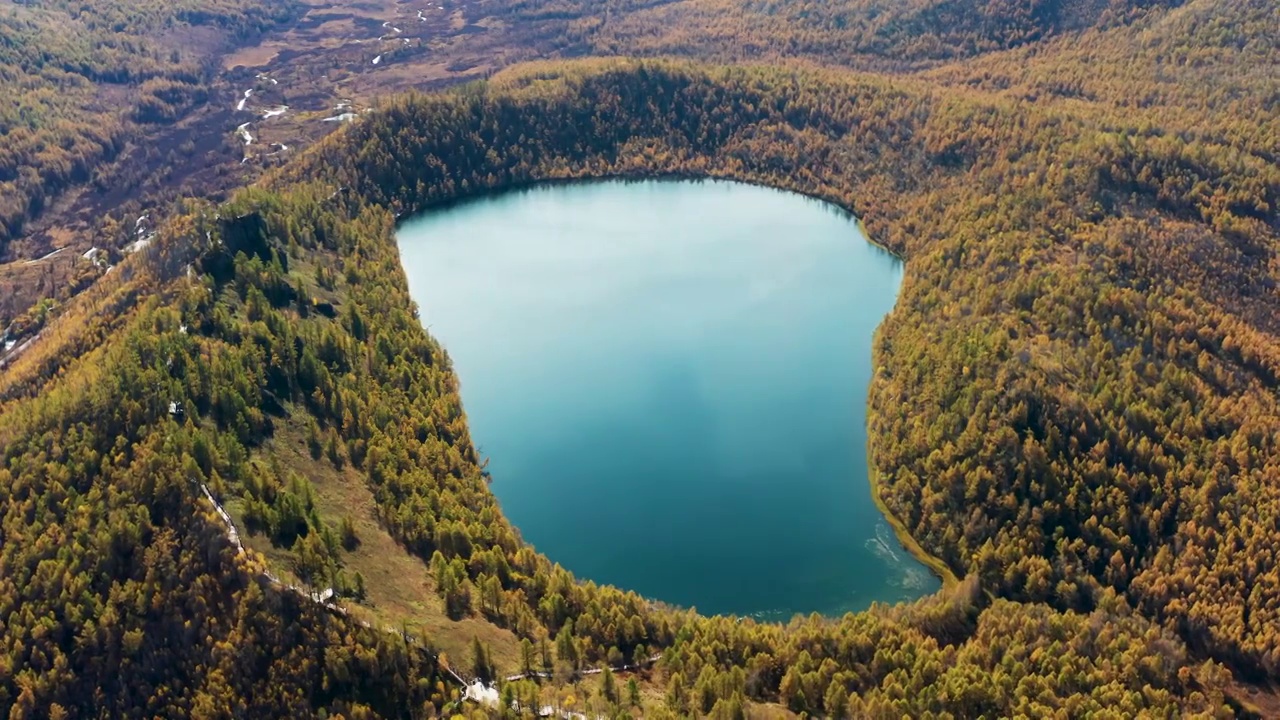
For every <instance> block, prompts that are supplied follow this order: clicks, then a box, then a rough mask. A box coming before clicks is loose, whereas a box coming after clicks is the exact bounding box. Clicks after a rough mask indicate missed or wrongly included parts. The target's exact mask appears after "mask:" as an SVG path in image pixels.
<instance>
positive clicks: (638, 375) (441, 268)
mask: <svg viewBox="0 0 1280 720" xmlns="http://www.w3.org/2000/svg"><path fill="white" fill-rule="evenodd" d="M398 242H399V246H400V252H401V258H402V261H403V266H404V269H405V272H406V274H407V277H408V281H409V288H410V292H411V294H412V296H413V299H414V300H415V301H416V302H417V304H418V306H419V312H420V316H421V319H422V322H423V323H424V325H425V326H426V327H427V329H428V330H429V332H431V333H432V335H434V336H435V337H436V338H437V339H438V340H439V341H440V342H441V343H442V344H443V345H444V347H445V349H446V351H447V352H448V353H449V356H450V358H451V360H452V362H453V367H454V370H455V371H456V372H457V374H458V376H459V378H460V381H461V390H462V399H463V404H464V408H465V411H466V413H467V417H468V422H469V424H470V428H471V433H472V438H473V440H474V441H475V442H476V444H477V446H478V447H479V450H480V452H481V454H482V455H483V456H484V457H486V458H488V460H489V471H490V472H491V473H492V489H493V492H494V493H495V494H496V495H497V497H498V499H499V501H500V503H501V505H502V508H503V511H504V512H505V513H506V515H507V517H508V518H509V519H510V520H511V522H512V523H514V524H515V526H516V527H517V528H519V530H520V532H521V535H522V536H523V537H524V539H525V540H526V541H528V542H530V543H532V544H533V545H534V546H535V547H536V548H537V549H538V550H539V551H541V552H543V553H544V554H546V555H547V556H548V557H550V558H551V560H552V561H554V562H558V563H560V564H562V565H563V566H565V567H566V568H567V569H569V570H570V571H572V572H573V573H575V574H576V575H577V576H578V577H580V578H583V579H590V580H593V581H596V582H597V583H608V584H612V585H616V586H618V587H621V588H624V589H629V590H635V591H636V592H639V593H641V594H642V595H645V596H646V597H649V598H652V599H655V600H660V601H664V602H667V603H671V604H675V605H681V606H691V607H696V608H697V609H698V610H700V611H702V612H705V613H732V614H737V615H748V616H752V617H755V618H758V619H761V620H786V619H788V618H790V617H791V616H792V615H793V614H795V613H809V612H815V611H816V612H819V613H823V614H827V615H839V614H842V613H844V612H846V611H858V610H861V609H865V608H866V607H867V606H868V605H870V604H871V603H872V602H875V601H881V602H896V601H900V600H909V599H914V598H916V597H919V596H921V595H923V594H927V593H930V592H933V591H934V590H936V589H937V588H938V587H939V585H940V581H939V580H938V578H936V577H935V576H934V575H933V574H932V573H931V572H930V571H929V570H928V569H927V568H926V567H925V566H924V565H922V564H920V563H919V562H918V561H917V560H916V559H915V558H913V557H912V556H911V555H910V554H909V553H907V552H906V551H905V550H904V549H903V548H902V546H901V545H900V544H899V542H898V540H897V538H896V537H895V536H894V534H893V532H892V530H891V528H890V526H889V524H888V522H887V521H886V520H885V518H884V517H883V516H882V515H881V513H880V512H879V510H878V508H877V507H876V505H875V503H874V502H873V501H872V498H871V490H870V485H869V483H868V475H867V472H868V471H867V459H866V447H867V437H866V402H867V386H868V383H869V381H870V379H871V373H872V359H871V354H872V338H873V335H874V333H875V330H876V327H877V326H878V325H879V324H880V321H881V320H882V319H883V318H884V316H885V314H886V313H888V312H889V310H890V309H891V308H892V307H893V303H894V300H895V297H896V295H897V291H898V287H899V285H900V283H901V279H902V264H901V262H900V261H899V260H898V259H897V258H895V257H894V256H893V255H892V254H890V253H888V252H886V251H885V250H883V249H881V248H879V247H877V246H875V245H873V244H871V243H870V242H868V241H867V239H866V237H865V236H864V235H863V234H862V231H861V228H860V226H859V224H858V223H857V221H856V220H855V219H854V218H853V217H852V216H850V215H849V214H848V213H846V212H844V211H842V210H840V209H839V208H836V207H834V206H832V205H829V204H826V203H823V202H820V201H817V200H813V199H810V198H806V197H803V196H800V195H795V194H792V193H786V192H782V191H778V190H773V189H768V188H762V187H757V186H752V185H746V184H741V183H732V182H722V181H674V180H663V181H642V182H635V181H599V182H587V183H572V184H557V185H543V186H537V187H534V188H531V189H526V190H518V191H511V192H506V193H502V194H498V195H493V196H488V197H483V198H480V199H476V200H470V201H466V202H463V203H460V204H456V205H452V206H448V207H444V208H439V209H435V210H431V211H429V212H425V213H423V214H422V215H420V216H418V217H415V218H411V219H408V220H406V221H405V222H404V223H403V224H402V225H401V227H400V228H399V231H398Z"/></svg>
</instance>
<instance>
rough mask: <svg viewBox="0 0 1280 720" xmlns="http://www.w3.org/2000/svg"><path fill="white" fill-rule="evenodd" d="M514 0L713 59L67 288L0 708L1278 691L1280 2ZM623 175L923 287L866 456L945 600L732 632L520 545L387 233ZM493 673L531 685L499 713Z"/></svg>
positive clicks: (383, 153) (459, 94)
mask: <svg viewBox="0 0 1280 720" xmlns="http://www.w3.org/2000/svg"><path fill="white" fill-rule="evenodd" d="M482 5H483V4H482ZM483 7H484V9H485V11H486V12H492V13H494V14H495V16H501V17H507V18H516V19H524V20H527V21H529V22H533V21H535V20H537V19H538V18H540V17H546V18H550V19H549V20H548V22H551V23H553V25H554V26H555V27H558V28H561V29H562V30H563V35H562V36H561V37H562V38H563V41H564V42H565V43H568V44H569V47H568V50H569V51H570V52H569V53H568V54H580V55H605V54H608V55H637V56H652V55H664V56H665V55H684V56H692V59H689V58H684V59H679V58H653V57H650V58H646V59H625V58H618V57H611V58H585V59H579V60H573V61H565V60H555V61H546V62H537V63H531V64H524V65H520V66H517V67H514V68H512V69H509V70H505V71H503V72H500V73H497V74H495V75H494V76H492V77H490V78H489V79H487V80H485V81H481V82H474V83H469V84H466V85H462V86H460V87H456V88H453V89H450V90H448V91H445V92H440V93H433V94H409V95H399V96H395V97H389V98H386V99H384V100H383V101H381V102H380V104H379V106H378V107H377V108H376V109H375V110H374V111H372V112H369V113H367V114H365V115H364V116H363V117H362V118H361V119H359V121H357V122H354V123H351V124H350V125H348V126H345V127H344V128H342V129H341V130H338V131H336V132H334V133H332V134H330V135H328V136H327V137H326V138H324V139H323V140H321V141H319V142H318V143H316V144H315V145H313V146H311V147H310V148H309V149H308V150H307V151H306V152H304V153H302V154H300V155H299V156H298V157H296V158H295V159H293V160H291V161H290V162H287V163H284V164H282V165H281V166H280V167H279V168H278V169H275V170H272V171H271V172H269V173H267V174H266V175H265V176H264V177H263V178H262V179H261V180H260V181H259V182H257V183H256V184H254V185H253V186H251V187H246V188H243V189H241V190H239V191H238V192H236V193H235V194H234V197H233V198H232V199H230V200H229V201H226V202H221V203H214V202H212V201H209V200H206V199H203V198H198V197H194V198H188V199H184V200H182V201H181V202H179V203H178V204H177V205H176V206H175V209H174V212H173V213H172V216H171V217H170V218H169V220H168V221H167V222H166V223H164V225H163V226H162V227H161V228H160V231H159V233H158V235H157V237H156V240H155V242H154V243H152V244H151V245H150V246H149V247H147V248H145V249H144V250H142V251H139V252H137V253H135V254H134V255H133V256H131V257H130V258H129V259H127V260H125V261H124V262H122V263H121V264H120V265H118V266H117V267H115V268H114V269H113V271H112V272H110V273H107V274H105V275H103V276H102V277H101V278H100V279H99V280H98V281H97V282H95V283H94V284H93V285H92V286H91V287H89V288H88V289H87V290H85V291H84V292H82V293H80V294H79V295H77V296H76V297H75V298H74V299H73V300H71V301H69V302H68V303H67V304H66V306H65V308H63V309H62V311H61V313H60V314H59V315H58V316H57V317H56V318H55V319H53V320H51V321H50V324H49V325H48V327H47V329H46V330H45V332H44V334H43V335H42V336H41V339H40V342H38V343H36V344H34V345H33V346H32V347H31V348H30V349H29V350H27V351H26V352H24V353H23V354H21V355H20V356H19V357H17V358H16V359H14V360H13V361H12V362H10V363H9V364H8V365H7V366H6V367H4V369H3V370H0V457H2V460H0V645H2V649H0V710H4V711H5V712H8V717H10V718H15V719H16V718H44V717H58V718H72V717H199V718H223V717H226V718H232V717H339V716H340V717H347V718H365V717H407V718H426V717H438V716H442V715H445V716H459V715H461V716H478V717H484V716H491V715H501V716H511V717H520V716H528V717H532V716H535V715H538V714H540V713H539V711H540V710H541V709H542V708H544V707H547V708H549V709H550V708H554V709H555V711H556V712H561V711H563V712H567V713H570V714H569V715H566V717H609V718H615V717H618V718H620V717H654V718H663V717H715V718H741V717H791V716H807V717H858V718H861V717H873V718H880V717H885V718H888V717H893V718H898V717H953V718H978V717H987V718H993V717H1033V718H1038V717H1085V716H1088V717H1117V718H1120V717H1237V716H1246V717H1247V716H1255V717H1257V716H1263V717H1265V716H1270V715H1271V714H1272V712H1274V711H1275V708H1280V705H1278V704H1269V703H1274V702H1275V694H1274V692H1273V690H1272V688H1274V687H1276V686H1277V683H1280V556H1278V555H1277V552H1278V551H1277V548H1280V519H1278V518H1280V391H1278V390H1277V388H1278V385H1277V383H1278V382H1280V340H1278V337H1280V289H1278V285H1277V281H1280V261H1278V260H1277V254H1276V253H1277V248H1278V247H1280V215H1278V214H1277V209H1276V208H1277V203H1280V162H1278V161H1280V158H1278V157H1277V148H1280V105H1278V103H1280V78H1278V77H1277V76H1276V74H1275V72H1274V69H1275V67H1277V66H1278V64H1280V50H1277V44H1276V42H1275V40H1276V39H1277V38H1280V18H1278V17H1277V16H1276V13H1275V7H1274V5H1273V4H1272V3H1270V2H1267V1H1266V0H1245V1H1243V2H1228V1H1227V0H1191V1H1190V2H1187V3H1185V4H1178V3H1151V4H1145V3H1144V4H1137V3H1125V2H1111V3H1105V2H1094V3H1089V2H1084V3H1056V2H1041V3H1031V4H1029V5H1027V6H1026V7H1024V6H1023V5H1021V4H1017V3H999V2H992V3H982V2H962V1H959V0H951V1H948V2H931V1H930V2H926V1H925V0H920V1H919V2H908V3H899V4H898V7H896V9H894V10H893V11H892V12H888V11H886V12H884V13H879V12H876V9H877V8H879V7H880V4H878V3H876V2H873V1H872V0H853V1H851V2H848V3H845V4H843V5H841V6H840V7H839V8H836V9H833V8H831V7H827V6H823V7H817V6H815V7H809V6H808V5H806V4H805V3H803V2H799V3H789V2H775V3H767V4H765V5H759V4H742V3H735V2H730V1H726V0H693V1H692V2H688V3H677V4H661V3H659V4H649V3H619V4H617V6H616V7H614V4H613V3H610V4H609V12H610V13H611V14H610V15H609V16H608V17H604V16H598V15H595V14H593V13H595V12H596V11H595V10H593V9H591V8H590V7H588V6H585V5H583V4H579V3H574V2H560V1H559V0H556V1H554V2H547V3H539V2H533V1H531V0H522V1H521V2H504V3H500V4H495V5H493V6H492V7H490V6H488V5H483ZM474 12H480V10H474ZM663 18H666V19H668V20H670V19H672V18H680V19H684V20H689V22H682V23H669V22H664V20H663ZM697 19H700V20H701V21H700V22H694V21H693V20H697ZM854 38H856V39H854ZM752 48H754V49H755V50H756V51H757V52H752ZM753 55H754V56H755V57H754V58H753V57H752V56H753ZM743 60H755V62H742V61H743ZM851 68H856V69H851ZM68 132H76V131H74V130H68ZM24 137H25V136H24ZM23 162H26V161H23ZM32 166H33V167H34V165H32ZM598 177H632V178H650V177H695V178H697V177H714V178H733V179H739V180H745V181H750V182H755V183H760V184H765V185H769V186H773V187H778V188H782V189H786V190H793V191H797V192H801V193H804V194H807V195H811V196H814V197H819V198H822V199H825V200H828V201H830V202H832V203H835V204H837V205H840V206H842V207H845V208H847V209H849V210H852V211H853V212H855V213H856V214H857V215H858V216H859V217H860V218H861V219H862V220H863V222H864V223H865V225H866V228H867V231H868V235H869V237H871V238H873V239H874V240H875V241H876V242H878V243H881V244H883V245H885V246H886V247H888V248H889V249H891V250H892V251H894V252H895V253H897V254H899V255H901V256H902V257H903V258H904V259H905V261H906V275H905V280H904V282H903V286H902V291H901V294H900V296H899V299H898V302H897V305H896V307H895V309H894V310H893V311H892V313H890V315H889V316H888V317H887V318H886V320H885V322H884V324H883V325H882V326H881V328H880V330H879V331H878V334H877V337H876V342H875V349H874V365H875V368H876V370H875V376H874V378H873V380H872V383H871V394H870V399H869V413H868V417H869V436H870V439H871V441H870V442H871V448H870V450H871V462H872V465H873V471H874V474H875V476H876V482H875V488H874V490H875V492H876V494H877V496H878V499H879V500H880V501H881V502H882V503H883V504H884V507H885V509H886V511H887V512H888V514H889V515H890V517H891V519H892V521H893V522H894V524H895V526H897V527H898V529H899V531H900V532H901V533H902V534H903V537H904V539H910V540H911V541H913V542H914V543H916V544H918V546H919V548H920V551H921V552H922V553H923V554H924V555H926V556H927V558H928V559H930V560H931V561H932V562H934V563H935V564H936V565H937V566H938V568H939V570H940V572H941V573H942V574H943V575H944V576H945V577H947V579H948V582H947V583H946V584H945V587H944V588H943V589H942V590H941V591H939V593H937V594H936V595H934V596H930V597H927V598H924V599H922V600H919V601H916V602H913V603H906V604H900V605H895V606H883V605H879V606H875V607H873V608H872V609H871V610H869V611H867V612H863V613H858V614H849V615H846V616H844V617H841V618H823V617H818V616H812V617H797V618H795V619H793V620H792V621H790V622H789V623H786V624H781V625H780V624H770V623H759V622H756V621H753V620H750V619H740V618H727V617H708V616H703V615H699V614H697V613H696V612H694V611H689V610H682V609H677V608H670V607H666V606H662V605H660V604H657V603H653V602H650V601H648V600H646V599H645V598H642V597H640V596H638V595H636V594H634V593H631V592H627V591H625V590H621V589H616V588H612V587H607V586H599V585H596V584H594V583H590V582H583V581H580V580H578V579H575V578H574V577H573V576H572V575H571V574H570V573H569V572H567V571H566V570H564V569H563V568H561V567H560V566H558V565H556V564H554V562H553V560H554V559H549V558H547V557H545V556H543V555H541V554H539V553H537V552H536V551H535V550H534V549H533V548H531V547H529V546H528V545H526V544H525V543H524V542H523V540H522V539H521V537H520V534H519V531H518V529H517V528H516V527H514V526H513V525H512V524H510V523H509V522H508V521H507V520H506V519H505V518H504V516H503V514H502V512H501V510H500V509H499V507H498V504H497V501H496V500H495V498H494V496H493V495H492V493H491V492H490V491H489V488H488V485H487V480H486V476H485V471H484V466H483V459H482V457H481V456H480V453H479V452H478V450H477V448H476V447H475V446H474V444H473V442H472V440H471V438H470V435H469V429H468V425H467V421H466V416H465V413H464V411H463V406H462V402H461V400H460V397H459V392H458V382H457V379H456V377H455V376H454V374H453V372H452V368H451V365H450V361H449V358H448V356H447V354H446V353H445V352H444V350H443V348H442V347H441V346H440V345H439V344H438V343H437V342H436V340H434V339H433V338H432V337H431V336H430V335H429V334H428V333H427V331H425V330H424V329H423V327H422V324H421V323H420V321H419V317H418V310H417V308H415V307H414V305H413V303H412V301H411V300H410V298H409V294H408V289H407V284H406V280H405V275H404V271H403V269H402V268H401V266H400V259H399V255H398V251H397V248H396V244H395V239H394V231H395V225H396V220H397V218H398V217H401V216H404V215H407V214H412V213H416V212H421V211H424V210H428V209H430V208H433V207H439V206H442V205H445V204H448V203H450V202H453V201H456V200H459V199H462V198H466V197H471V196H476V195H481V194H484V193H488V192H493V191H498V190H503V189H508V188H513V187H521V186H526V185H529V184H533V183H537V182H543V181H559V180H568V179H582V178H598ZM7 200H8V196H7V195H6V201H7ZM13 215H14V217H18V216H20V215H22V213H21V212H19V213H16V214H13ZM11 227H14V228H16V227H17V224H16V223H13V224H11ZM797 372H803V369H802V368H797ZM291 438H296V439H299V442H300V443H301V445H300V447H302V448H304V449H303V450H300V451H299V452H298V453H296V454H294V453H286V452H285V450H284V448H285V447H286V442H285V441H286V440H288V439H291ZM332 478H342V480H341V481H340V482H341V483H348V484H351V485H353V486H358V488H359V490H360V492H363V493H367V496H368V498H369V500H368V506H369V508H370V513H371V516H370V518H369V521H368V523H367V524H357V523H356V522H355V521H353V520H352V519H351V518H350V517H346V516H344V517H343V518H341V520H335V518H334V517H333V516H331V514H330V513H329V512H328V510H327V509H326V506H325V502H326V501H325V499H324V496H325V493H326V492H328V490H326V489H325V488H324V487H320V485H321V484H322V483H333V482H335V481H333V480H332ZM206 493H207V494H206ZM362 497H363V496H362ZM211 499H212V501H211ZM215 502H216V504H215ZM224 507H225V508H227V509H229V511H230V515H229V517H231V518H232V519H233V522H234V523H235V527H236V534H235V537H232V536H231V534H229V532H228V525H227V521H226V519H224V518H223V517H222V516H221V514H220V513H221V512H223V510H222V508H224ZM375 528H376V531H377V532H379V533H384V534H385V535H387V536H389V538H390V539H391V540H392V541H394V542H393V545H394V546H395V547H396V548H398V549H399V551H401V552H403V553H404V554H405V555H406V556H407V558H408V559H409V560H411V561H412V562H414V563H416V564H417V566H419V567H421V568H422V572H423V573H424V576H425V577H427V578H428V580H427V581H425V582H424V584H423V586H422V587H423V597H422V598H420V599H419V600H420V603H419V605H418V606H417V607H418V608H419V609H417V610H414V612H416V613H419V614H421V613H423V612H425V611H422V610H421V609H420V608H423V607H430V608H434V609H433V610H431V611H430V612H432V613H436V614H438V615H439V618H438V623H437V624H436V625H419V626H415V627H413V628H410V627H409V625H408V623H407V622H404V623H401V624H399V625H396V624H392V623H390V622H388V621H387V620H386V616H384V615H381V614H379V613H384V612H386V608H385V607H383V605H385V603H382V604H381V605H380V604H379V603H377V602H372V601H370V599H369V597H370V595H371V594H373V593H375V592H376V591H377V588H376V587H374V586H373V585H375V584H376V583H377V582H378V581H377V579H376V578H375V579H374V580H370V578H369V577H366V575H369V576H372V570H371V566H370V565H368V564H367V563H366V561H365V560H363V559H362V558H364V557H366V556H365V555H362V554H361V551H360V549H359V548H360V546H361V545H362V544H363V543H372V542H373V541H374V529H375ZM241 541H243V542H244V544H245V545H246V546H247V549H246V550H244V551H241V550H240V548H239V545H238V543H239V542H241ZM325 588H332V590H333V592H334V593H335V595H334V597H333V598H332V600H330V599H328V598H322V597H321V596H319V595H316V594H315V593H317V592H318V591H319V590H322V589H325ZM411 614H412V613H411ZM462 627H465V628H468V629H474V628H483V632H484V633H486V634H484V635H483V636H482V635H481V634H480V632H481V631H480V630H476V631H475V632H474V633H471V634H468V635H466V636H465V639H464V640H462V641H459V640H458V639H457V637H455V636H454V634H456V628H462ZM432 628H435V629H434V630H433V629H432ZM441 628H448V630H443V629H441ZM481 637H484V638H485V639H484V640H482V639H481ZM500 646H501V647H500ZM504 648H506V649H504ZM631 666H639V669H638V670H636V669H632V668H631ZM624 667H625V668H626V669H623V668H624ZM600 668H615V669H616V670H609V669H605V670H604V671H603V672H588V671H595V670H597V669H600ZM518 675H522V676H524V677H523V678H519V679H509V680H504V678H513V677H515V676H518ZM474 678H480V679H482V680H498V681H499V682H498V683H497V685H498V689H499V691H500V693H501V695H500V698H501V699H500V702H499V703H497V704H496V705H494V704H489V705H486V704H481V703H475V702H470V701H467V700H464V699H463V694H464V691H463V688H462V686H461V684H460V682H459V680H460V679H461V680H463V681H470V680H472V679H474Z"/></svg>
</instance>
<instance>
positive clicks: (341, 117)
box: [320, 112, 359, 122]
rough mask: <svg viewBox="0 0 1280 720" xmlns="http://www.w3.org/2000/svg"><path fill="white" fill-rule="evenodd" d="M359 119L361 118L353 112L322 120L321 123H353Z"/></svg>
mask: <svg viewBox="0 0 1280 720" xmlns="http://www.w3.org/2000/svg"><path fill="white" fill-rule="evenodd" d="M357 117H359V115H356V114H355V113H353V112H344V113H342V114H341V115H334V116H333V117H327V118H325V119H323V120H321V121H320V122H351V121H352V120H355V119H356V118H357Z"/></svg>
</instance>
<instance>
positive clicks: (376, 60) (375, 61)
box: [373, 55, 382, 65]
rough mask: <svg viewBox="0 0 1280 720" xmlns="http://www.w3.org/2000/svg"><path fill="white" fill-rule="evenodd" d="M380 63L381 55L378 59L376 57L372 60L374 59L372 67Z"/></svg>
mask: <svg viewBox="0 0 1280 720" xmlns="http://www.w3.org/2000/svg"><path fill="white" fill-rule="evenodd" d="M380 62H382V56H381V55H379V56H378V57H376V58H374V59H373V64H374V65H377V64H378V63H380Z"/></svg>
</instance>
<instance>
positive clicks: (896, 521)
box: [867, 463, 960, 590]
mask: <svg viewBox="0 0 1280 720" xmlns="http://www.w3.org/2000/svg"><path fill="white" fill-rule="evenodd" d="M867 484H868V485H870V486H871V500H872V501H873V502H875V504H876V507H877V508H879V510H880V514H881V515H883V516H884V519H885V522H887V523H889V527H891V528H893V534H894V536H895V537H897V538H898V543H899V544H901V545H902V549H903V550H906V551H907V552H908V553H910V554H911V556H912V557H914V558H915V559H916V560H917V561H919V563H920V564H921V565H924V566H925V567H927V568H929V570H931V571H932V572H933V574H934V575H936V576H937V577H938V578H939V579H940V580H942V589H943V590H950V589H951V588H954V587H955V586H956V585H959V584H960V578H959V577H957V576H956V574H955V573H954V572H953V571H952V570H951V566H950V565H947V563H946V562H944V561H943V560H942V558H940V557H938V556H937V555H933V554H932V553H930V552H929V551H928V550H925V549H924V547H923V546H922V545H921V544H920V543H919V541H917V540H916V539H915V537H914V536H912V535H911V531H910V530H908V529H907V526H906V523H904V522H902V520H901V519H900V518H899V517H898V516H897V515H895V514H894V513H893V511H892V510H890V509H889V506H888V505H886V504H885V502H884V500H883V499H882V498H881V497H880V474H879V473H877V472H876V469H875V468H874V467H873V466H872V465H871V463H867Z"/></svg>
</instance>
